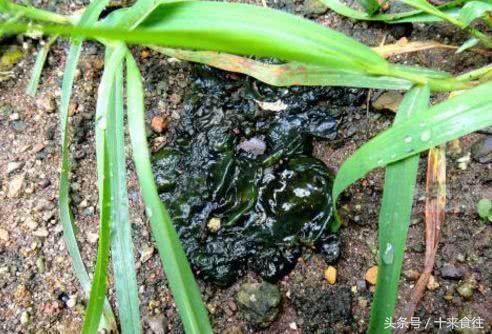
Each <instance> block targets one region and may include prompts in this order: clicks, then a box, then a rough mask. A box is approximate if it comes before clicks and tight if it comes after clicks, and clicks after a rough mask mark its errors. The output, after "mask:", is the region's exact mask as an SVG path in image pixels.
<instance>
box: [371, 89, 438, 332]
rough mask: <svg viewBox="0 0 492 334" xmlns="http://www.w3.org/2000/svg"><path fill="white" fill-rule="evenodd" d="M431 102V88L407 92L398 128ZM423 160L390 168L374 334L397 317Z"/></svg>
mask: <svg viewBox="0 0 492 334" xmlns="http://www.w3.org/2000/svg"><path fill="white" fill-rule="evenodd" d="M429 98H430V90H429V88H428V87H418V88H413V89H411V90H410V91H409V92H407V93H406V95H405V98H404V99H403V101H402V102H401V104H400V107H399V108H398V113H397V115H396V119H395V124H398V123H399V122H400V121H401V120H405V119H410V118H411V117H412V116H413V115H415V114H417V113H421V112H423V111H425V110H426V109H427V107H428V104H429ZM419 158H420V156H419V154H416V155H413V156H411V157H408V158H406V159H403V160H400V161H397V162H395V163H392V164H389V165H388V166H387V167H386V175H385V181H384V192H383V199H382V202H381V211H380V214H379V227H378V232H379V265H378V278H377V283H376V292H375V294H374V300H373V303H372V307H371V319H370V322H369V331H368V332H369V333H371V334H380V333H381V334H382V333H390V332H391V329H390V328H386V327H387V326H385V323H386V320H387V319H389V318H392V317H393V312H394V309H395V305H396V300H397V295H398V283H399V279H400V272H401V266H402V263H403V254H404V251H405V241H406V239H407V233H408V226H409V225H410V215H411V211H412V204H413V194H414V190H415V182H416V178H417V169H418V165H419Z"/></svg>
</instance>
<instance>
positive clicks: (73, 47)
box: [58, 0, 116, 329]
mask: <svg viewBox="0 0 492 334" xmlns="http://www.w3.org/2000/svg"><path fill="white" fill-rule="evenodd" d="M105 2H107V1H106V0H102V1H95V2H92V3H91V4H90V5H89V7H88V8H87V10H86V11H85V12H84V14H83V15H82V17H81V25H83V24H90V23H91V22H93V21H95V20H96V19H97V17H98V16H99V14H100V12H101V11H102V10H103V8H104V6H103V3H105ZM81 49H82V40H79V39H74V40H72V42H71V44H70V49H69V51H68V56H67V62H66V64H65V70H64V75H63V81H62V93H61V101H60V108H59V117H60V129H61V131H60V132H61V160H62V163H61V171H60V186H59V197H58V207H59V212H60V222H61V224H62V226H63V238H64V240H65V244H66V245H67V250H68V253H69V255H70V258H71V260H72V265H73V268H74V272H75V275H76V276H77V279H78V280H79V282H80V285H81V286H82V289H83V290H84V293H85V294H86V295H89V292H90V289H91V279H90V277H89V274H88V273H87V270H86V268H85V265H84V262H83V260H82V257H81V255H80V251H79V247H78V244H77V238H76V236H75V230H74V223H73V215H72V211H71V208H70V194H69V191H70V179H69V175H70V151H69V143H70V141H69V128H68V109H69V104H70V96H71V95H72V86H73V82H74V78H75V71H76V69H77V63H78V60H79V57H80V52H81ZM100 328H108V329H114V328H116V321H115V319H114V315H113V312H112V310H111V306H110V305H109V302H108V301H107V300H106V301H105V302H104V317H103V318H102V319H101V323H100Z"/></svg>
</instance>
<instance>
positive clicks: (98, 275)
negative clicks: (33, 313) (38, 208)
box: [83, 44, 126, 334]
mask: <svg viewBox="0 0 492 334" xmlns="http://www.w3.org/2000/svg"><path fill="white" fill-rule="evenodd" d="M125 51H126V47H125V46H124V45H123V44H120V45H119V46H118V47H116V48H115V49H114V50H110V51H108V50H107V51H106V57H105V58H106V59H105V64H106V67H105V68H104V72H103V75H102V78H101V83H100V84H99V88H98V91H97V104H96V131H95V132H96V158H97V185H98V189H99V211H100V213H99V216H100V219H99V221H100V222H99V224H100V225H99V248H98V251H97V261H96V268H95V273H94V279H93V282H92V286H91V293H90V298H89V303H88V306H87V310H86V314H85V318H84V327H83V333H84V334H93V333H96V331H97V323H98V322H99V321H100V319H101V314H102V310H103V304H104V294H105V293H106V275H107V264H108V262H109V248H110V233H109V232H110V229H111V228H112V214H111V207H112V199H111V189H112V187H113V181H114V178H113V177H111V172H112V169H113V166H112V161H111V160H110V157H109V153H108V149H109V148H108V138H107V136H108V134H107V127H108V122H109V120H108V117H109V115H110V114H111V112H112V108H114V101H115V99H114V89H113V87H114V81H115V76H116V71H117V70H118V68H119V67H120V66H121V63H122V61H123V57H124V55H125ZM108 188H109V189H110V190H109V195H107V192H108ZM108 196H109V197H108ZM108 212H109V213H108ZM101 294H102V296H103V297H101Z"/></svg>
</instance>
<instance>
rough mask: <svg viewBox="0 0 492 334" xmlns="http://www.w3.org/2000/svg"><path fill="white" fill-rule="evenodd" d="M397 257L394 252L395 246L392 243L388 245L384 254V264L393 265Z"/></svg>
mask: <svg viewBox="0 0 492 334" xmlns="http://www.w3.org/2000/svg"><path fill="white" fill-rule="evenodd" d="M394 257H395V252H394V250H393V245H392V244H390V243H387V244H386V248H385V250H384V253H383V262H384V263H385V264H392V263H393V260H394Z"/></svg>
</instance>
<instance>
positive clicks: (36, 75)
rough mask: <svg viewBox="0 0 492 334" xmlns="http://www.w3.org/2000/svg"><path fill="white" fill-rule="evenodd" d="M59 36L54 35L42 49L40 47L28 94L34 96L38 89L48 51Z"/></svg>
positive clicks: (28, 86) (28, 85) (27, 90)
mask: <svg viewBox="0 0 492 334" xmlns="http://www.w3.org/2000/svg"><path fill="white" fill-rule="evenodd" d="M57 37H58V36H56V35H55V36H52V37H50V39H49V40H48V42H46V44H44V45H43V46H42V47H41V49H39V52H38V55H37V57H36V62H35V63H34V67H33V69H32V73H31V79H30V80H29V83H28V84H27V88H26V93H27V95H30V96H34V95H36V92H37V90H38V85H39V80H40V79H41V72H42V71H43V67H44V63H45V62H46V57H47V56H48V52H49V51H50V48H51V45H53V43H54V42H55V41H56V39H57Z"/></svg>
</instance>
